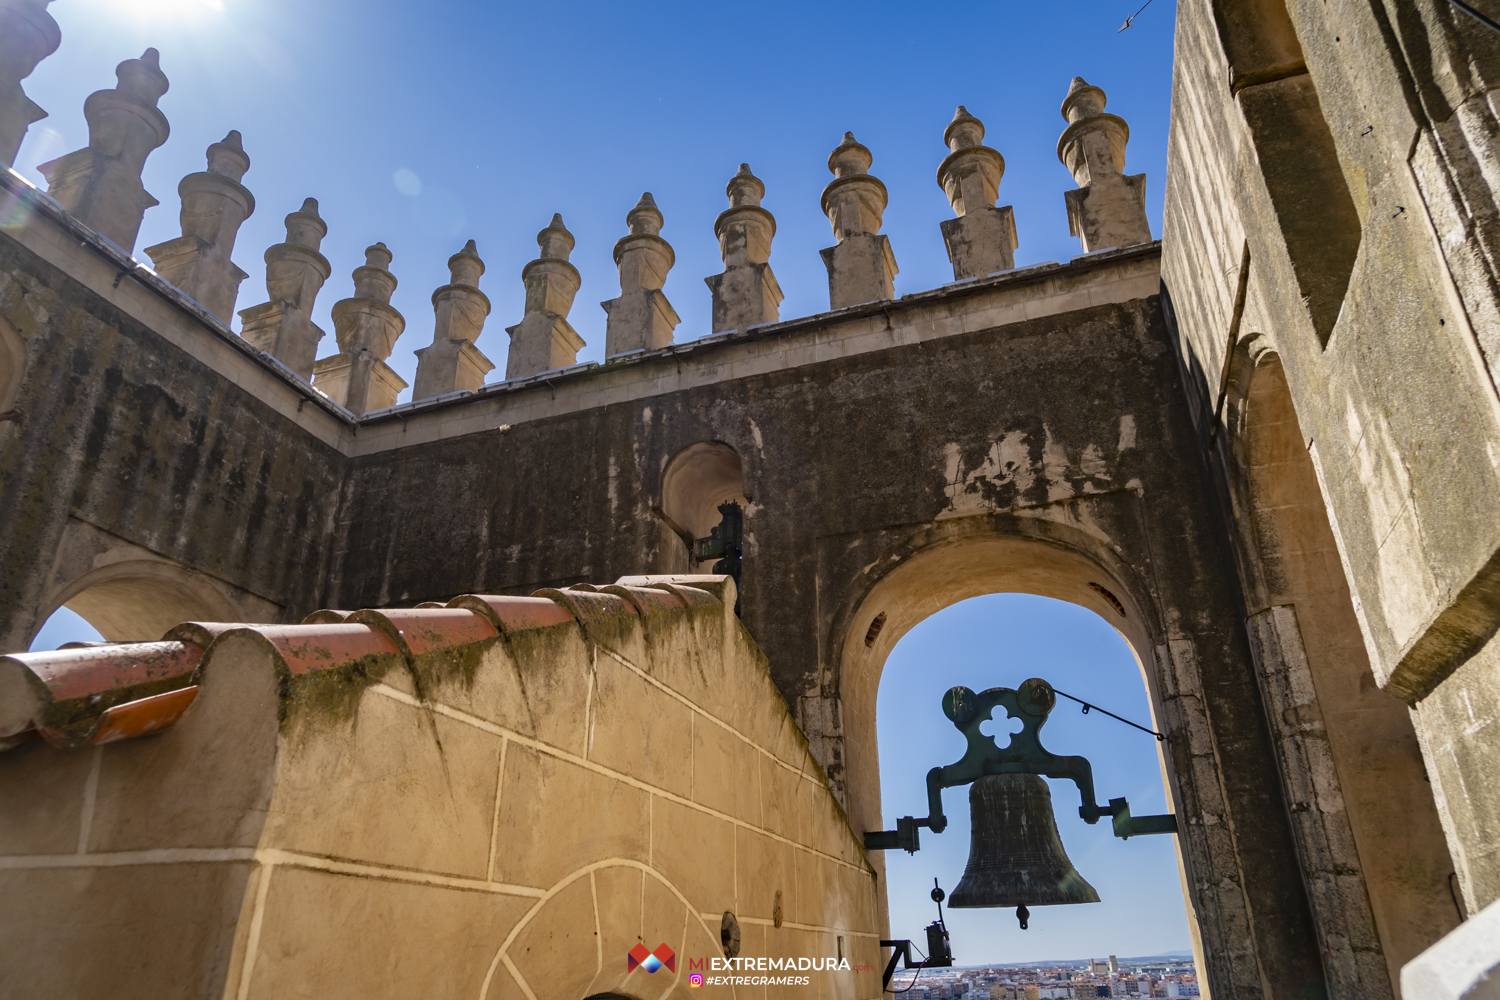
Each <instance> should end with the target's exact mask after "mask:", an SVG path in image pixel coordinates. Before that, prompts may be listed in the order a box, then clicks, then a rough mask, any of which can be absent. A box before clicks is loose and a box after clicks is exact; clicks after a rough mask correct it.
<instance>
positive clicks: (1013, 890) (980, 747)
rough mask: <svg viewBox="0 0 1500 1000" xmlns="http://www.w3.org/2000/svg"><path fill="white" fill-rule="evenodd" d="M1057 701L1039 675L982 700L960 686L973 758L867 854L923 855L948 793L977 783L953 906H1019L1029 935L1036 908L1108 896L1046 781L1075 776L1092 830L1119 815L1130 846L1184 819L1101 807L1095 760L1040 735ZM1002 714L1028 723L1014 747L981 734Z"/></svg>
mask: <svg viewBox="0 0 1500 1000" xmlns="http://www.w3.org/2000/svg"><path fill="white" fill-rule="evenodd" d="M1069 697H1072V696H1071V695H1070V696H1069ZM1056 704H1057V693H1056V691H1055V690H1054V689H1053V687H1052V685H1050V684H1048V683H1047V682H1046V681H1044V680H1042V679H1040V678H1037V677H1033V678H1031V679H1030V680H1028V681H1026V682H1024V683H1023V684H1021V686H1020V687H1019V688H1017V689H1015V690H1012V689H1010V688H990V689H989V690H988V691H982V692H980V693H978V694H975V693H974V692H973V691H971V690H970V689H969V688H966V687H955V688H952V689H950V690H949V691H948V693H947V694H945V695H944V696H943V712H944V714H946V715H947V716H948V718H949V719H950V720H952V722H953V724H954V725H955V726H956V727H957V728H958V730H959V731H960V732H961V733H963V734H964V736H965V738H966V739H967V740H968V744H969V747H968V750H967V752H966V753H965V754H964V756H963V757H962V758H961V759H960V760H959V761H958V762H957V763H954V764H950V765H948V766H947V767H935V768H933V769H932V770H931V771H929V772H928V773H927V801H928V809H929V811H928V815H927V818H925V819H915V818H913V817H911V816H903V817H901V818H900V819H899V820H897V821H896V829H895V830H881V831H875V832H867V833H866V834H865V847H866V849H869V850H888V849H890V848H894V847H899V848H902V849H903V850H906V851H907V852H909V853H915V852H916V851H917V850H918V849H919V848H920V846H921V842H920V837H919V835H918V828H919V827H923V826H925V827H927V828H929V829H930V830H932V832H933V833H942V832H943V830H944V829H945V828H946V827H947V825H948V819H947V817H946V816H944V815H943V801H942V790H943V789H944V788H952V787H955V786H958V785H965V784H967V785H970V786H971V787H970V789H969V811H970V817H971V822H970V844H969V862H968V864H967V865H966V866H965V868H964V874H963V878H962V879H961V880H960V881H959V883H958V886H957V887H956V888H955V889H954V890H953V895H952V897H951V898H950V899H949V901H948V905H949V906H950V907H952V908H955V909H960V908H965V907H971V908H972V907H1002V906H1003V907H1009V906H1014V907H1016V908H1017V910H1016V916H1017V918H1018V919H1019V920H1020V922H1021V929H1022V930H1025V929H1026V926H1027V919H1028V917H1029V916H1030V911H1029V909H1028V907H1031V906H1057V905H1066V904H1071V903H1097V902H1099V893H1098V892H1096V891H1095V890H1094V887H1093V886H1091V885H1089V883H1088V882H1087V881H1086V880H1085V879H1084V878H1083V876H1082V875H1079V874H1078V871H1077V870H1076V869H1075V868H1074V867H1073V862H1072V861H1070V860H1069V859H1068V854H1067V852H1066V851H1065V850H1064V849H1063V844H1062V837H1061V836H1060V835H1059V834H1058V832H1057V821H1056V819H1055V818H1054V816H1053V812H1052V793H1051V791H1050V790H1049V789H1048V787H1047V783H1046V782H1045V781H1043V780H1042V777H1041V776H1046V777H1049V778H1068V779H1071V780H1072V781H1073V783H1074V784H1076V785H1077V786H1078V791H1079V795H1080V797H1081V798H1082V800H1083V804H1082V805H1081V806H1080V807H1079V809H1078V815H1079V816H1080V817H1081V818H1082V819H1083V820H1084V822H1086V823H1090V824H1093V823H1097V822H1098V821H1099V817H1100V816H1111V817H1113V825H1114V834H1115V836H1117V837H1120V838H1121V839H1129V838H1130V837H1133V836H1137V835H1140V834H1149V833H1176V832H1177V817H1175V816H1171V815H1166V816H1131V815H1130V805H1129V803H1128V802H1126V800H1125V799H1123V798H1119V799H1110V800H1109V805H1107V806H1100V805H1099V804H1098V803H1096V802H1095V801H1094V776H1093V768H1092V766H1091V765H1090V764H1089V762H1088V759H1087V758H1085V757H1076V756H1073V757H1060V756H1057V755H1055V754H1053V753H1051V752H1049V751H1048V750H1046V749H1045V748H1044V747H1043V746H1042V744H1041V741H1040V739H1039V737H1038V732H1039V730H1040V729H1041V727H1042V725H1043V724H1044V723H1045V722H1046V721H1047V716H1048V714H1049V713H1050V712H1051V711H1052V709H1053V707H1054V706H1055V705H1056ZM1085 705H1086V703H1085ZM997 707H1003V708H1004V709H1005V710H1006V714H1007V715H1008V716H1009V717H1010V718H1013V719H1020V720H1021V731H1020V732H1018V733H1015V734H1013V735H1012V736H1011V740H1010V743H1009V745H1008V746H1006V747H1005V748H1004V749H1001V748H1000V747H999V746H998V745H997V744H996V742H995V739H994V737H991V736H986V735H985V734H983V733H981V732H980V731H979V727H980V724H981V723H983V722H985V721H988V720H989V719H990V718H991V715H992V713H993V712H994V710H995V709H996V708H997ZM1087 707H1088V706H1087V705H1086V707H1085V711H1087ZM1116 718H1118V716H1116ZM1127 721H1128V720H1127ZM1148 732H1149V730H1148ZM1158 738H1161V737H1158ZM893 961H894V960H893Z"/></svg>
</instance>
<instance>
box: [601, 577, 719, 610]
mask: <svg viewBox="0 0 1500 1000" xmlns="http://www.w3.org/2000/svg"><path fill="white" fill-rule="evenodd" d="M730 579H732V577H730V576H728V575H727V574H723V573H664V574H661V575H659V576H622V577H620V578H619V579H618V580H616V581H615V583H616V584H618V585H619V586H621V587H655V586H658V585H660V584H663V583H670V584H672V585H673V586H675V587H693V588H694V589H697V590H706V591H708V592H709V593H710V594H712V595H714V597H716V598H717V599H718V600H719V602H720V603H723V601H724V588H725V586H726V582H727V581H728V580H730Z"/></svg>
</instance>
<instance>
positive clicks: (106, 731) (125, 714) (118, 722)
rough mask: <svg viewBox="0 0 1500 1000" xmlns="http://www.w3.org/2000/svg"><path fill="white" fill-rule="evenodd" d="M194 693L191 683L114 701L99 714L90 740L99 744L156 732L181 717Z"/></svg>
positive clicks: (194, 687)
mask: <svg viewBox="0 0 1500 1000" xmlns="http://www.w3.org/2000/svg"><path fill="white" fill-rule="evenodd" d="M197 697H198V685H196V684H193V685H190V686H188V687H185V688H178V689H177V690H176V691H167V692H166V693H164V694H154V695H152V696H150V697H149V698H138V699H136V700H135V701H127V702H125V703H124V704H123V705H116V706H115V707H114V708H111V709H109V710H108V711H106V712H105V713H104V714H103V715H101V716H100V717H99V725H98V726H97V727H96V728H95V729H94V734H93V735H92V736H90V737H89V744H90V745H92V746H99V745H100V744H103V743H114V742H116V741H118V740H128V739H132V738H134V737H136V736H148V735H150V734H151V733H159V732H161V731H162V730H163V729H166V728H168V727H169V726H172V725H173V724H174V723H176V722H177V720H178V719H180V718H182V713H183V712H186V711H187V709H188V706H189V705H191V704H192V703H193V701H194V699H196V698H197Z"/></svg>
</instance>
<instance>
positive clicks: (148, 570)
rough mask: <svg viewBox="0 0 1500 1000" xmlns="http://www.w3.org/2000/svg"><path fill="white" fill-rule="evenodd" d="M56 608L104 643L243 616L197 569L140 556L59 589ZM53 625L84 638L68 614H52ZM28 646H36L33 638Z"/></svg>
mask: <svg viewBox="0 0 1500 1000" xmlns="http://www.w3.org/2000/svg"><path fill="white" fill-rule="evenodd" d="M61 607H62V608H65V609H66V610H67V611H69V612H71V613H72V614H73V615H74V616H76V617H77V618H78V619H81V620H82V621H83V622H84V623H86V624H87V625H88V626H89V628H91V629H92V630H93V631H94V632H96V633H97V634H98V636H99V637H100V638H102V639H104V640H105V641H108V642H151V641H154V640H157V639H160V638H161V637H162V635H163V634H164V633H166V631H167V630H168V629H170V628H171V627H172V626H174V625H178V624H180V623H182V622H187V621H217V622H232V621H240V620H243V617H244V616H243V615H242V614H241V613H240V612H239V611H238V610H237V609H236V608H235V606H234V604H233V602H232V601H230V600H229V598H227V597H226V596H225V595H224V594H223V593H222V592H220V590H219V589H218V588H217V587H216V586H215V585H214V584H213V583H211V582H209V581H208V580H207V579H206V578H204V577H201V576H200V575H199V574H196V573H190V572H188V571H186V570H183V569H181V568H180V567H177V566H175V565H173V564H171V563H157V562H149V561H144V560H141V561H131V562H124V563H116V564H114V565H112V566H106V567H103V568H102V569H99V570H95V571H93V572H91V573H89V574H87V575H86V576H84V577H83V578H82V579H80V580H78V581H77V582H75V583H74V584H73V585H72V586H70V587H69V588H68V589H67V590H65V591H64V592H63V600H62V601H61ZM57 610H58V609H57V608H56V607H54V608H53V609H52V611H51V612H49V617H48V619H47V621H46V623H45V624H44V625H43V626H42V628H41V629H40V630H39V631H38V633H37V636H38V639H40V638H41V635H42V633H43V632H44V631H46V630H47V629H49V628H51V627H53V626H54V622H53V619H54V618H58V615H57ZM57 627H58V628H68V629H72V630H74V631H77V632H78V633H79V635H80V637H81V638H84V639H87V638H89V636H87V635H86V633H85V632H84V631H83V630H82V629H79V628H78V627H77V622H75V621H74V620H73V619H72V618H70V617H68V616H62V617H61V618H58V622H57ZM59 634H61V633H59ZM65 641H71V640H65ZM32 645H33V646H34V647H35V648H42V647H40V646H37V641H36V640H33V644H32ZM46 648H49V649H55V648H57V646H56V644H54V645H51V646H48V647H46Z"/></svg>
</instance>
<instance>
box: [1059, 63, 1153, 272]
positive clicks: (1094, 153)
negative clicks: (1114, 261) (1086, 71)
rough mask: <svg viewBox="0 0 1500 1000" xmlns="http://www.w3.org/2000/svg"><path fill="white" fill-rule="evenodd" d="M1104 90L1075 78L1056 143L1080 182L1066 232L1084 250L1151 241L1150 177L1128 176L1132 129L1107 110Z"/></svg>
mask: <svg viewBox="0 0 1500 1000" xmlns="http://www.w3.org/2000/svg"><path fill="white" fill-rule="evenodd" d="M1104 104H1105V97H1104V91H1103V90H1101V89H1099V88H1098V87H1095V86H1093V85H1092V84H1090V83H1088V82H1087V81H1086V80H1084V78H1083V77H1081V76H1075V77H1073V85H1072V86H1071V87H1069V88H1068V96H1067V99H1066V100H1064V101H1063V103H1062V116H1063V117H1064V118H1066V119H1067V120H1068V127H1067V128H1066V129H1064V130H1063V134H1062V138H1060V139H1058V140H1057V157H1058V159H1060V160H1062V162H1063V166H1065V167H1067V168H1068V170H1069V171H1071V172H1072V174H1073V179H1074V180H1075V181H1077V182H1078V189H1077V190H1076V191H1068V192H1066V193H1065V195H1064V197H1065V198H1066V199H1067V202H1068V228H1069V230H1070V231H1071V232H1072V234H1073V235H1074V236H1077V237H1078V238H1079V239H1080V240H1082V241H1083V249H1084V251H1085V252H1091V251H1094V250H1104V249H1106V248H1108V247H1128V246H1133V245H1134V244H1136V243H1149V242H1151V226H1150V224H1149V223H1147V221H1146V175H1145V174H1134V175H1132V176H1129V177H1127V176H1125V175H1124V173H1123V171H1124V170H1125V144H1126V143H1127V142H1129V141H1130V126H1129V125H1126V124H1125V119H1123V118H1121V117H1120V116H1119V115H1111V114H1106V113H1105V111H1104Z"/></svg>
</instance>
